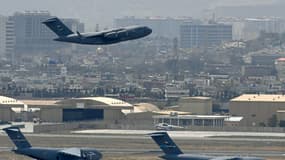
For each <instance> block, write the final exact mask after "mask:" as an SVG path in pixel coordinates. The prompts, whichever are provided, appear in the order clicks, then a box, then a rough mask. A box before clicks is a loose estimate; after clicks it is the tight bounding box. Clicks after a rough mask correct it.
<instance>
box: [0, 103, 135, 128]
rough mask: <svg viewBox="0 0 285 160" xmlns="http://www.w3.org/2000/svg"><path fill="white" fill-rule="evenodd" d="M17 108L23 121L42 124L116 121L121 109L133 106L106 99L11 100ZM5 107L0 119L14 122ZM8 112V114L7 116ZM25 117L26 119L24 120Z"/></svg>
mask: <svg viewBox="0 0 285 160" xmlns="http://www.w3.org/2000/svg"><path fill="white" fill-rule="evenodd" d="M12 100H14V101H15V102H18V103H19V104H18V103H16V104H13V105H14V106H15V105H16V106H17V107H21V108H22V110H23V111H25V110H24V106H26V108H27V109H26V111H25V112H24V113H25V114H24V113H22V120H23V121H32V120H33V119H39V120H40V121H42V122H72V121H91V120H112V121H113V120H118V119H122V117H123V116H124V114H123V113H122V111H121V110H122V109H125V110H132V109H133V106H132V105H131V104H129V103H127V102H124V101H122V100H118V99H114V98H107V97H83V98H71V99H48V100H42V99H40V100H21V101H17V100H15V99H12ZM13 105H5V107H1V109H2V110H3V109H6V110H5V112H4V111H2V110H1V112H0V113H1V114H0V119H1V120H7V121H15V116H9V117H7V115H13V114H12V113H13V110H12V108H13V107H12V106H13ZM7 112H9V114H7ZM25 117H26V118H25Z"/></svg>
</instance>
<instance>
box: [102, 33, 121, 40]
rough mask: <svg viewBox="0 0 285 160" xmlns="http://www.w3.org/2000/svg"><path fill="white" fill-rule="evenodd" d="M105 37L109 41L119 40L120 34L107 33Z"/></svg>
mask: <svg viewBox="0 0 285 160" xmlns="http://www.w3.org/2000/svg"><path fill="white" fill-rule="evenodd" d="M104 37H105V38H108V39H117V38H118V37H119V34H118V33H117V32H110V33H106V34H105V35H104Z"/></svg>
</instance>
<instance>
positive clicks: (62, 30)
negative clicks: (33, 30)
mask: <svg viewBox="0 0 285 160" xmlns="http://www.w3.org/2000/svg"><path fill="white" fill-rule="evenodd" d="M42 23H43V24H45V25H46V26H47V27H48V28H49V29H51V30H52V31H53V32H54V33H55V34H56V35H58V36H59V37H65V36H68V35H70V34H73V32H72V31H71V30H70V29H69V28H68V27H67V26H66V25H65V24H63V23H62V21H61V20H60V19H58V18H57V17H55V18H50V19H48V20H46V21H44V22H42Z"/></svg>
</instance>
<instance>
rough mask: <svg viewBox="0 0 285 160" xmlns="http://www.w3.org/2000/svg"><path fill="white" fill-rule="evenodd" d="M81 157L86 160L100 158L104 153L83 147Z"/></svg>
mask: <svg viewBox="0 0 285 160" xmlns="http://www.w3.org/2000/svg"><path fill="white" fill-rule="evenodd" d="M81 157H82V158H83V159H84V160H100V159H101V158H102V154H101V153H100V152H98V151H96V150H85V149H81Z"/></svg>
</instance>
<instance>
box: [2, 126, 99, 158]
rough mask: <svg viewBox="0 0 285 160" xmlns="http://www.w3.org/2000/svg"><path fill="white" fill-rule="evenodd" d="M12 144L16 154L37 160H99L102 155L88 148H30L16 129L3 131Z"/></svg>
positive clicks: (10, 128) (11, 128)
mask: <svg viewBox="0 0 285 160" xmlns="http://www.w3.org/2000/svg"><path fill="white" fill-rule="evenodd" d="M3 130H4V131H5V132H6V133H7V134H8V136H9V137H10V139H11V140H12V141H13V143H14V144H15V145H16V147H17V148H16V149H14V150H13V151H14V152H15V153H17V154H21V155H25V156H28V157H31V158H33V159H37V160H99V159H101V158H102V154H101V153H100V152H98V151H97V150H95V149H89V148H66V149H57V148H43V147H32V146H31V144H30V143H29V142H28V141H27V139H26V138H25V136H24V135H23V134H22V133H21V131H20V129H19V128H18V127H9V128H4V129H3Z"/></svg>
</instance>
